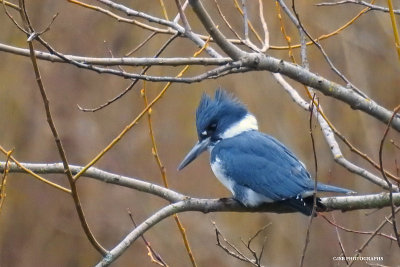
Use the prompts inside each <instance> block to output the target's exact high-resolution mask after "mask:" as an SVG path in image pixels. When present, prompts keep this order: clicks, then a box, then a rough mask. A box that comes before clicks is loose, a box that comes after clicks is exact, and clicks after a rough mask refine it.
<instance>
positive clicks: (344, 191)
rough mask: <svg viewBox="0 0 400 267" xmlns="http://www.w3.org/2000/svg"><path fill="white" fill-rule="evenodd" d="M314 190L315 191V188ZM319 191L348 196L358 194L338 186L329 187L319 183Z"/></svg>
mask: <svg viewBox="0 0 400 267" xmlns="http://www.w3.org/2000/svg"><path fill="white" fill-rule="evenodd" d="M312 190H314V188H313V189H312ZM317 191H319V192H335V193H342V194H347V195H350V194H355V193H356V192H354V191H352V190H349V189H346V188H342V187H337V186H333V185H328V184H322V183H318V185H317Z"/></svg>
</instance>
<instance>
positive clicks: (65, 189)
mask: <svg viewBox="0 0 400 267" xmlns="http://www.w3.org/2000/svg"><path fill="white" fill-rule="evenodd" d="M0 151H1V152H2V153H3V154H4V155H6V156H7V154H8V151H6V150H5V149H4V148H3V147H2V146H1V145H0ZM10 159H11V160H12V161H13V162H14V163H15V164H16V165H17V166H18V167H19V168H20V169H21V170H23V171H24V172H26V173H28V174H30V175H31V176H33V177H34V178H35V179H38V180H39V181H41V182H43V183H45V184H48V185H50V186H52V187H54V188H56V189H58V190H61V191H63V192H64V193H68V194H71V190H69V189H67V188H65V187H63V186H61V185H58V184H56V183H53V182H52V181H49V180H47V179H45V178H43V177H42V176H40V175H38V174H37V173H35V172H33V171H31V170H30V169H29V168H26V167H25V166H24V164H22V163H20V162H19V161H18V160H16V159H15V158H14V157H13V156H11V155H10Z"/></svg>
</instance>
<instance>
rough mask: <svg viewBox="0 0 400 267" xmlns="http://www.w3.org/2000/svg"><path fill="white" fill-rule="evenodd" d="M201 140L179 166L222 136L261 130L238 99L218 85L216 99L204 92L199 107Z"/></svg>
mask: <svg viewBox="0 0 400 267" xmlns="http://www.w3.org/2000/svg"><path fill="white" fill-rule="evenodd" d="M196 127H197V136H198V139H199V141H198V142H197V143H196V144H195V146H194V147H193V148H192V150H191V151H190V152H189V153H188V154H187V155H186V157H185V158H184V159H183V161H182V162H181V164H180V165H179V167H178V170H181V169H183V168H184V167H185V166H187V165H188V164H189V163H190V162H192V161H193V160H194V159H195V158H197V157H198V156H199V155H200V154H201V153H202V152H203V151H205V150H206V149H207V148H212V147H214V146H215V145H216V144H217V143H218V142H219V141H220V140H222V139H225V138H231V137H234V136H236V135H238V134H240V133H242V132H245V131H249V130H258V125H257V120H256V118H255V117H254V115H253V114H251V113H250V112H249V111H248V110H247V108H246V107H245V106H244V105H243V104H242V103H241V102H239V100H238V99H237V98H235V97H233V96H232V95H230V94H229V93H227V92H226V91H225V90H223V89H217V91H216V92H215V96H214V99H212V98H211V97H210V96H208V95H207V94H203V96H202V98H201V100H200V104H199V106H198V107H197V111H196Z"/></svg>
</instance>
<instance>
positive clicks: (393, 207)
mask: <svg viewBox="0 0 400 267" xmlns="http://www.w3.org/2000/svg"><path fill="white" fill-rule="evenodd" d="M399 111H400V105H398V106H397V107H396V108H395V109H394V110H393V115H392V117H391V118H390V120H389V122H388V124H387V126H386V129H385V132H384V134H383V137H382V140H381V143H380V146H379V165H380V169H381V173H382V177H383V179H385V181H386V183H387V184H388V187H389V198H390V202H391V211H392V220H391V222H392V225H393V231H394V235H395V237H396V240H397V245H398V246H399V247H400V236H399V232H398V231H397V223H396V213H395V205H394V203H393V188H392V187H393V185H392V183H391V182H390V181H389V180H388V178H387V177H386V174H385V172H384V171H383V157H382V152H383V144H384V143H385V139H386V136H387V134H388V133H389V129H390V124H391V123H392V121H393V118H394V117H395V116H396V114H397V113H398V112H399Z"/></svg>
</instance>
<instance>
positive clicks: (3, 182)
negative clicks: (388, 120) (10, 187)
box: [0, 149, 14, 214]
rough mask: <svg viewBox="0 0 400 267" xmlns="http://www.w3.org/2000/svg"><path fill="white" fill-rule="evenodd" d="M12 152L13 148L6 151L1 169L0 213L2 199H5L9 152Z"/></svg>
mask: <svg viewBox="0 0 400 267" xmlns="http://www.w3.org/2000/svg"><path fill="white" fill-rule="evenodd" d="M13 152H14V149H11V150H10V151H8V152H7V155H6V164H5V166H4V170H3V175H2V176H1V181H0V214H1V211H2V210H3V209H2V208H3V205H4V201H5V200H6V184H7V176H8V172H9V163H10V157H11V154H12V153H13Z"/></svg>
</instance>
